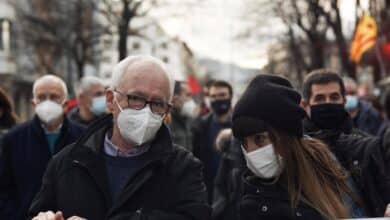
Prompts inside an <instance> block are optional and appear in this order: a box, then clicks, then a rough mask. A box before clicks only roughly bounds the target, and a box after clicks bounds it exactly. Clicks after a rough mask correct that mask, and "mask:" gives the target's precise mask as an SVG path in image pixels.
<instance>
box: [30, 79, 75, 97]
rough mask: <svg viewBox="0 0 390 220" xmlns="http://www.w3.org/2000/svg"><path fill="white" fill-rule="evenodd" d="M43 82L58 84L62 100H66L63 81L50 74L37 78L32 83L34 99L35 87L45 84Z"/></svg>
mask: <svg viewBox="0 0 390 220" xmlns="http://www.w3.org/2000/svg"><path fill="white" fill-rule="evenodd" d="M45 82H50V83H59V84H60V85H61V87H62V90H63V92H64V95H65V96H64V98H65V99H67V98H68V88H67V87H66V84H65V82H64V80H62V79H61V78H60V77H58V76H56V75H51V74H48V75H44V76H41V77H39V78H38V79H36V80H35V82H34V85H33V96H34V97H35V95H36V94H35V92H36V91H35V90H36V89H37V86H38V85H39V84H41V83H45Z"/></svg>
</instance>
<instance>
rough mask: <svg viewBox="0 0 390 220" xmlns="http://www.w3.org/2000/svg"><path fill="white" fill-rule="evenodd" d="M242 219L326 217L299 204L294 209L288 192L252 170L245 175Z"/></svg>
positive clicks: (276, 219) (241, 205) (318, 218)
mask: <svg viewBox="0 0 390 220" xmlns="http://www.w3.org/2000/svg"><path fill="white" fill-rule="evenodd" d="M240 219H242V220H258V219H267V220H281V219H286V220H289V219H313V220H314V219H315V220H321V219H324V218H323V217H322V216H321V215H320V214H319V213H318V212H317V211H316V210H314V209H313V208H311V207H309V206H307V205H305V204H304V203H302V202H301V203H300V204H298V207H297V208H296V209H292V208H291V205H290V202H289V200H288V193H287V190H285V189H284V188H283V187H282V186H281V185H279V184H278V183H275V184H270V183H264V182H262V181H261V180H260V179H259V178H257V177H255V176H253V175H252V174H251V173H250V171H248V172H246V173H245V174H244V176H243V195H242V197H241V201H240Z"/></svg>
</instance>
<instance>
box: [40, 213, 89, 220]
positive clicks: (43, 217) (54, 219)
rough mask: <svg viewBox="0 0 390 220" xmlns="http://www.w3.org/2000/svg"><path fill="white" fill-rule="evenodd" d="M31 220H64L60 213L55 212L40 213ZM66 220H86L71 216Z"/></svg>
mask: <svg viewBox="0 0 390 220" xmlns="http://www.w3.org/2000/svg"><path fill="white" fill-rule="evenodd" d="M32 220H65V219H64V216H63V215H62V212H56V213H55V214H54V212H52V211H47V212H40V213H39V214H38V215H37V216H35V217H34V218H33V219H32ZM67 220H86V219H85V218H81V217H78V216H72V217H70V218H68V219H67Z"/></svg>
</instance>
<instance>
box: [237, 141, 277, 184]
mask: <svg viewBox="0 0 390 220" xmlns="http://www.w3.org/2000/svg"><path fill="white" fill-rule="evenodd" d="M241 148H242V152H243V153H244V156H245V160H246V165H247V167H248V168H249V170H250V171H252V172H253V173H254V174H255V175H256V176H258V177H260V178H265V179H270V178H273V177H276V176H277V175H279V174H280V172H281V170H282V162H283V161H282V159H283V158H282V157H281V156H280V155H277V154H276V153H275V151H274V147H273V145H272V144H269V145H267V146H264V147H261V148H259V149H257V150H254V151H252V152H250V153H247V152H246V150H245V149H244V148H243V147H241Z"/></svg>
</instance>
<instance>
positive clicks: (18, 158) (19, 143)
mask: <svg viewBox="0 0 390 220" xmlns="http://www.w3.org/2000/svg"><path fill="white" fill-rule="evenodd" d="M67 93H68V92H67V88H66V86H65V83H64V82H63V81H62V80H61V79H60V78H58V77H57V76H54V75H45V76H43V77H41V78H39V79H37V80H36V81H35V83H34V86H33V96H34V97H33V99H32V104H33V107H34V109H35V113H36V115H35V116H34V118H33V119H32V120H30V121H27V122H25V123H23V124H21V125H19V126H17V127H15V128H14V129H12V130H11V131H10V132H9V133H8V134H6V135H5V136H4V139H3V146H2V149H1V153H0V219H7V220H13V219H23V220H24V219H26V218H27V211H28V208H29V207H30V204H31V201H32V200H33V198H34V196H35V194H36V193H37V192H38V191H39V188H40V186H41V180H42V176H43V173H44V171H45V170H46V166H47V164H48V162H49V160H50V158H51V157H52V155H54V154H55V153H57V152H58V151H60V150H61V149H62V148H63V147H65V146H66V145H69V144H70V143H72V142H74V141H75V140H76V139H77V138H78V137H79V136H80V135H81V134H82V132H83V128H82V127H80V126H78V125H76V124H73V123H72V122H70V121H68V120H67V119H66V117H64V111H63V107H64V106H65V103H66V99H67Z"/></svg>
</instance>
